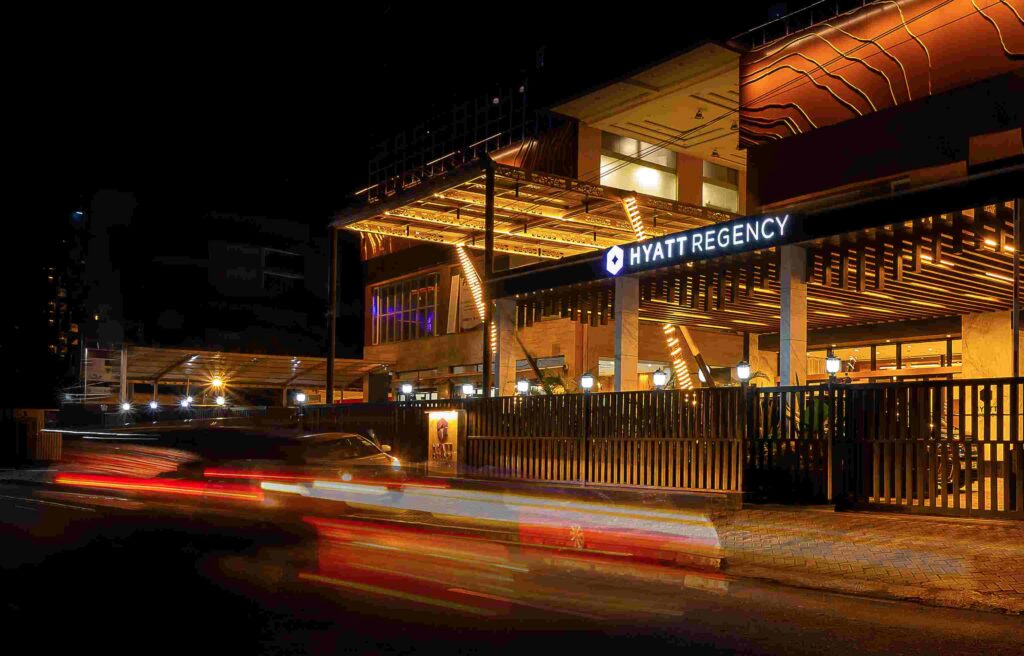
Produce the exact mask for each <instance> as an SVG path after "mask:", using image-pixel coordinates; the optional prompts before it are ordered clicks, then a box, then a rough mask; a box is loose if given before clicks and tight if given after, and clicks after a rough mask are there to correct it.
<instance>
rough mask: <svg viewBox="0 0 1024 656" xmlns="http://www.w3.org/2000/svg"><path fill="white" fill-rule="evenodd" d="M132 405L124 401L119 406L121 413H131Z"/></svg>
mask: <svg viewBox="0 0 1024 656" xmlns="http://www.w3.org/2000/svg"><path fill="white" fill-rule="evenodd" d="M131 409H132V404H131V403H128V402H127V401H125V402H124V403H122V404H121V412H131Z"/></svg>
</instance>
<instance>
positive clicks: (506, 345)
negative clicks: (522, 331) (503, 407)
mask: <svg viewBox="0 0 1024 656" xmlns="http://www.w3.org/2000/svg"><path fill="white" fill-rule="evenodd" d="M494 321H495V322H496V324H497V329H498V354H497V357H496V360H497V363H496V364H497V372H496V373H495V376H494V386H495V387H496V388H498V396H513V395H514V394H515V393H516V352H517V350H518V349H517V348H516V299H514V298H499V299H498V300H497V301H495V303H494Z"/></svg>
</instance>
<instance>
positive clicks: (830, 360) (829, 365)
mask: <svg viewBox="0 0 1024 656" xmlns="http://www.w3.org/2000/svg"><path fill="white" fill-rule="evenodd" d="M842 366H843V362H842V360H840V359H839V356H838V355H836V354H835V353H829V355H828V357H827V358H825V371H827V372H828V375H829V376H832V377H833V378H835V375H836V374H837V373H839V370H840V369H841V368H842Z"/></svg>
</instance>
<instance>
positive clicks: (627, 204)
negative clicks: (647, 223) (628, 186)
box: [622, 196, 647, 241]
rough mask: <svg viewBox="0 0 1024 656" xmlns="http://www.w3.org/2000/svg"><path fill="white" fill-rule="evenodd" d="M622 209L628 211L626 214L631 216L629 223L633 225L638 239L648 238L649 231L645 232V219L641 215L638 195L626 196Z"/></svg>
mask: <svg viewBox="0 0 1024 656" xmlns="http://www.w3.org/2000/svg"><path fill="white" fill-rule="evenodd" d="M622 209H624V210H625V211H626V216H628V217H629V223H630V225H631V226H633V233H634V234H636V240H637V241H643V240H645V239H647V233H646V232H644V219H643V217H642V216H640V206H639V205H637V202H636V196H626V197H625V198H623V199H622Z"/></svg>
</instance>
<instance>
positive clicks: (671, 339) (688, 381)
mask: <svg viewBox="0 0 1024 656" xmlns="http://www.w3.org/2000/svg"><path fill="white" fill-rule="evenodd" d="M661 331H662V332H663V333H665V342H666V343H667V344H668V352H669V355H670V356H671V358H672V371H674V372H675V376H676V382H677V383H678V386H679V389H685V390H692V389H693V379H692V378H690V372H689V371H688V370H687V369H686V365H685V364H684V363H683V345H682V344H681V343H680V342H679V338H678V337H676V328H675V326H673V325H672V324H669V323H666V324H662V326H661Z"/></svg>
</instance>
